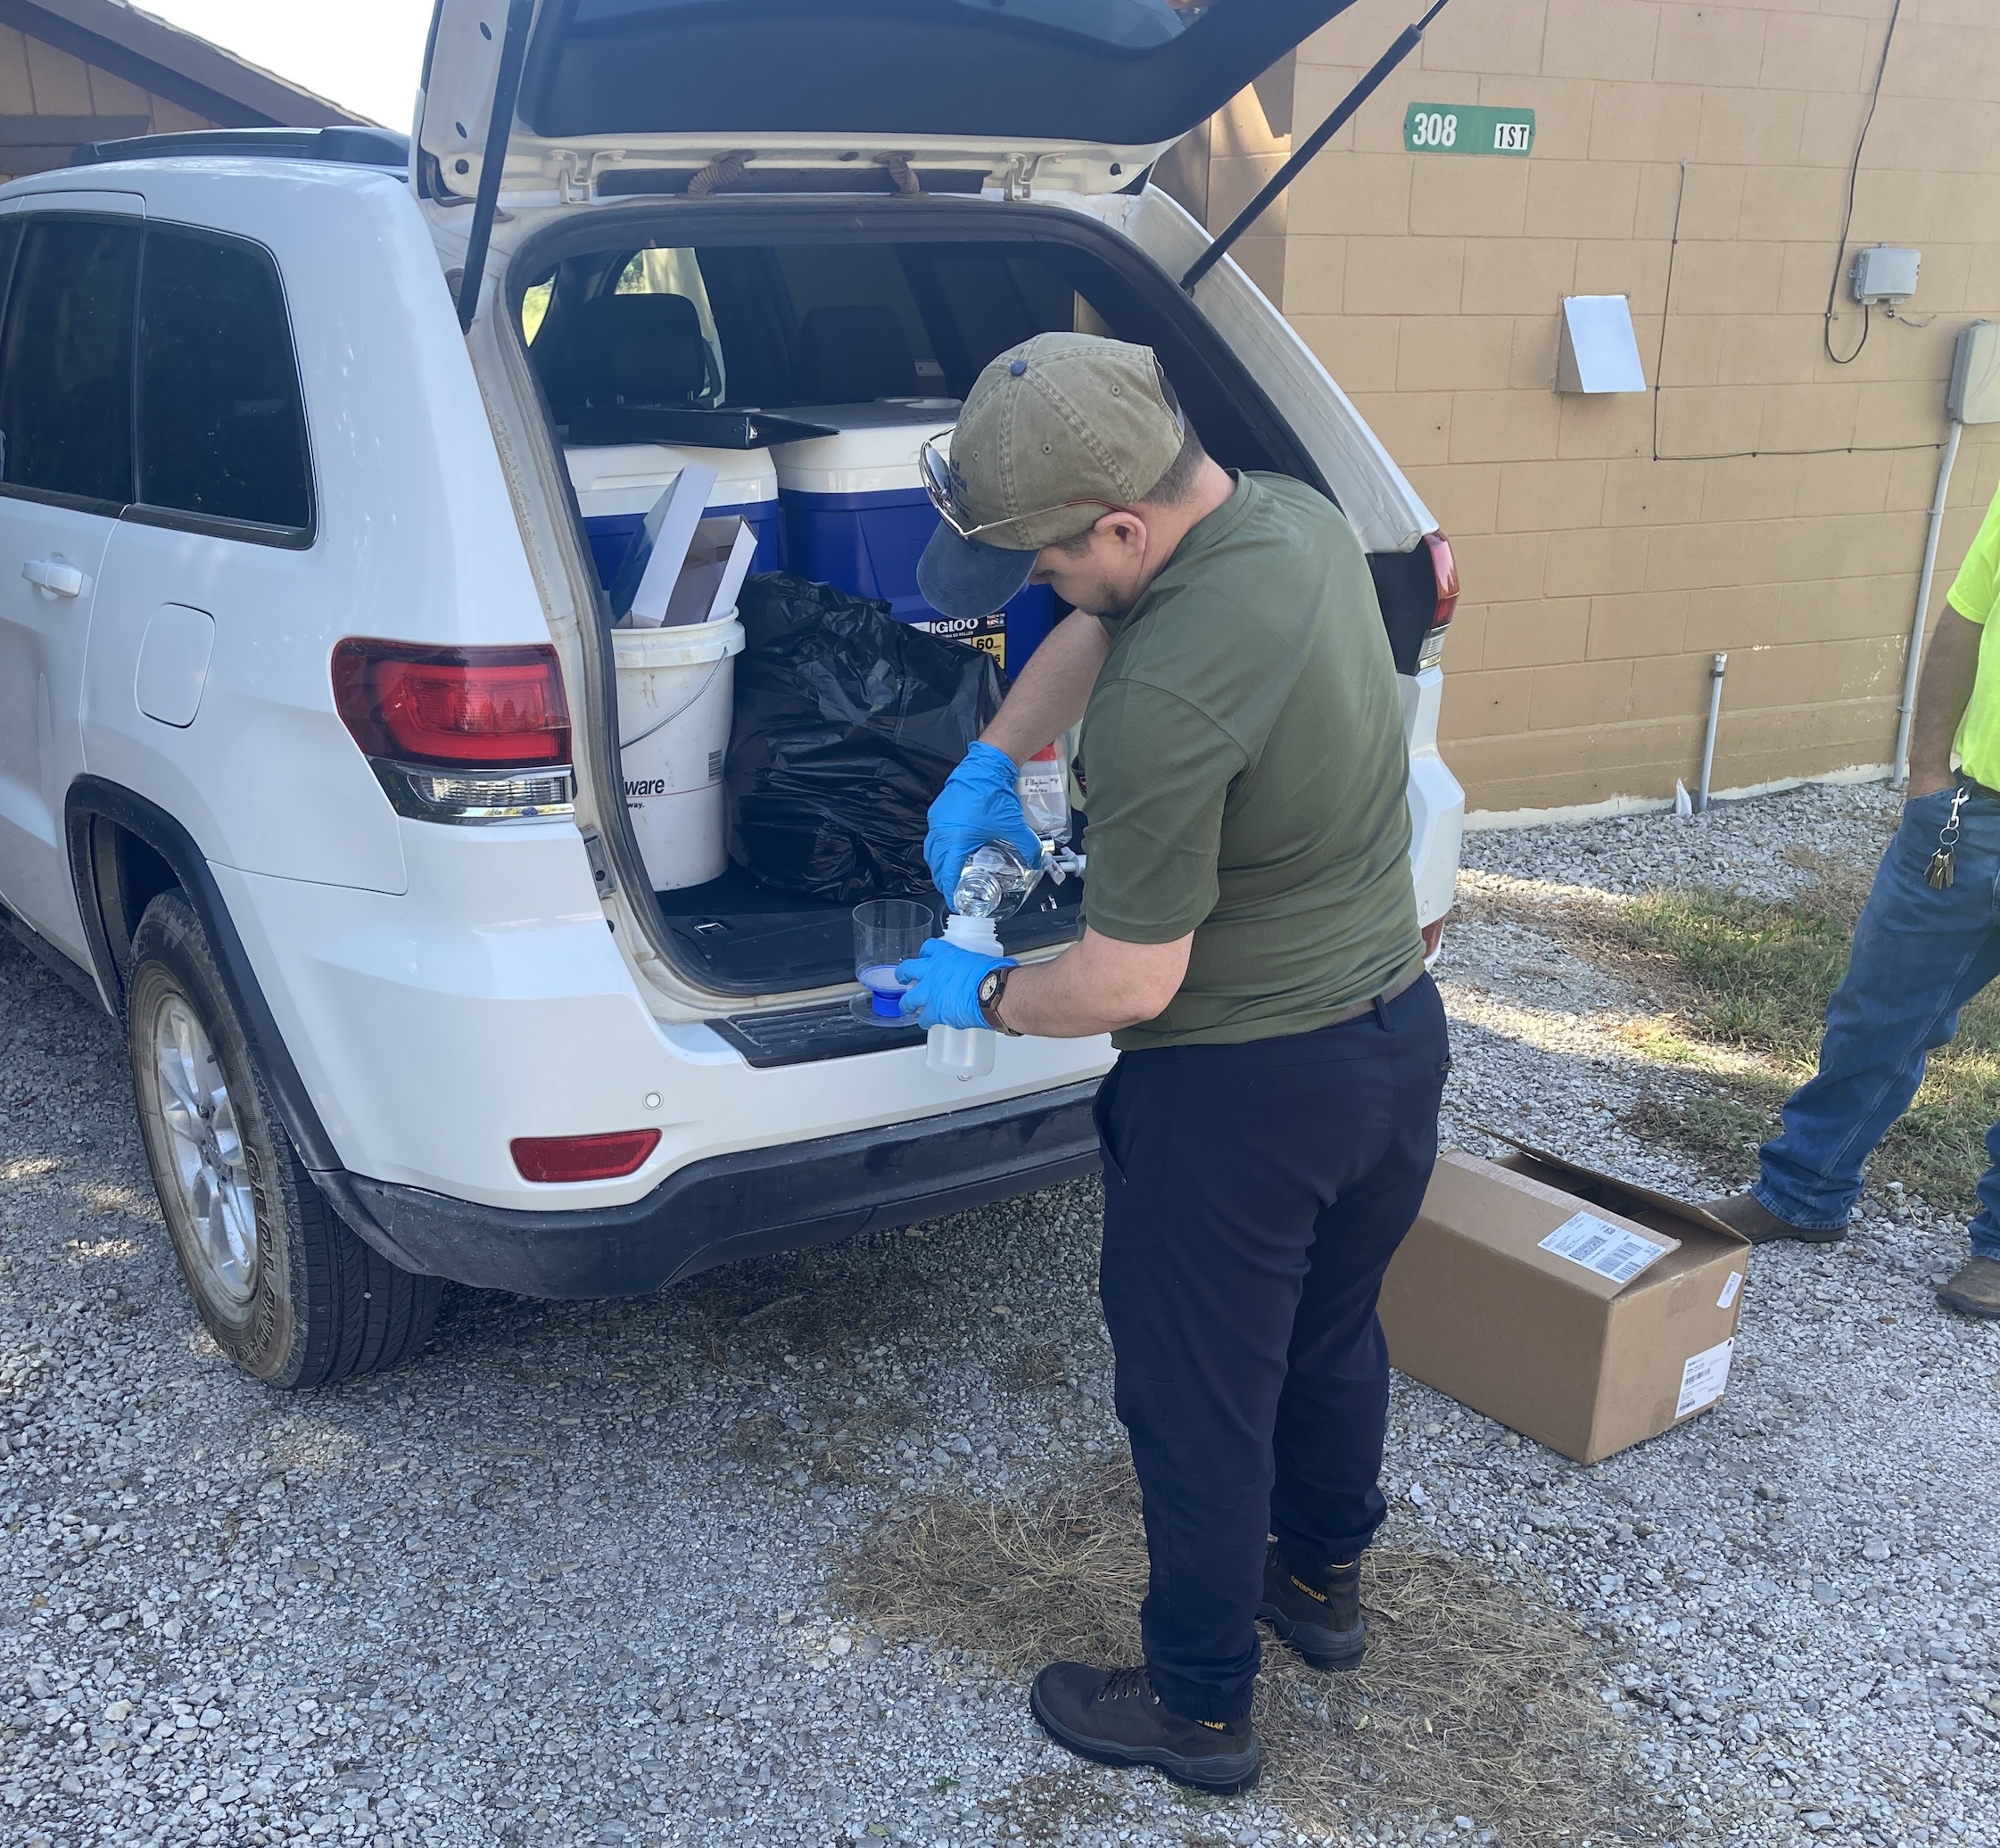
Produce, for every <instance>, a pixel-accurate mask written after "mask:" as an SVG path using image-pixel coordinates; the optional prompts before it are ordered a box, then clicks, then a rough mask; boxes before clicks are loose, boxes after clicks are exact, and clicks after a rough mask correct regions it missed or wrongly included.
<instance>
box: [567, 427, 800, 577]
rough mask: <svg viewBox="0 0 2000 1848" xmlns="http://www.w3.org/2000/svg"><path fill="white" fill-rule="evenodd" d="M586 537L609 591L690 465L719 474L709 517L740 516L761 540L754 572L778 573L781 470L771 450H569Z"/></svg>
mask: <svg viewBox="0 0 2000 1848" xmlns="http://www.w3.org/2000/svg"><path fill="white" fill-rule="evenodd" d="M566 459H567V461H568V463H569V478H570V481H571V483H573V484H574V487H575V489H576V505H577V507H578V508H579V510H580V511H581V512H582V514H583V532H584V534H585V536H586V537H587V538H588V539H589V540H590V542H591V557H592V558H594V559H595V560H596V562H597V569H598V577H599V581H600V582H602V583H603V585H604V587H605V588H606V589H607V590H609V589H610V588H611V582H612V580H613V579H615V578H616V576H617V574H618V566H619V565H621V564H622V563H623V562H624V556H625V551H626V549H627V548H628V547H629V546H630V545H631V543H632V534H633V533H635V532H638V531H639V529H640V527H641V526H643V525H644V524H646V516H647V515H648V514H649V513H650V512H652V510H653V505H654V503H655V502H656V501H657V500H658V499H659V498H660V496H661V495H662V494H663V493H665V491H666V489H667V487H668V485H669V484H670V483H672V482H673V480H674V477H675V476H676V475H678V474H680V473H681V471H682V469H683V468H685V467H688V466H699V467H703V468H713V469H714V470H715V487H714V488H713V489H711V490H710V491H709V495H708V507H707V511H708V512H709V514H710V515H712V516H715V517H717V518H720V517H721V516H723V515H725V514H736V515H739V516H741V518H742V519H743V520H744V521H745V522H746V523H747V524H748V526H749V528H750V531H751V532H754V533H756V541H757V549H756V557H754V558H753V559H752V560H751V561H750V569H751V570H752V571H777V570H779V569H781V567H782V565H783V561H784V551H783V545H784V538H783V533H782V532H781V527H780V524H779V504H778V472H777V469H776V468H775V467H774V466H773V463H772V459H771V451H770V450H707V449H691V448H676V447H671V446H669V445H667V444H665V443H653V442H634V443H617V444H612V445H608V446H606V447H602V448H573V449H570V450H566Z"/></svg>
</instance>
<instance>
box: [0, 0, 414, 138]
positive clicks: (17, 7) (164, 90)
mask: <svg viewBox="0 0 2000 1848" xmlns="http://www.w3.org/2000/svg"><path fill="white" fill-rule="evenodd" d="M0 24H5V25H9V26H12V27H14V28H15V29H17V30H20V31H22V32H26V33H28V34H29V35H30V36H31V37H36V38H39V39H42V40H44V41H45V43H47V44H50V45H55V46H57V47H58V48H59V49H61V50H63V51H66V52H69V53H70V54H72V55H74V56H76V57H79V58H81V59H82V60H83V61H84V62H86V63H88V64H95V65H96V66H97V67H98V68H99V69H100V70H109V71H110V72H112V74H113V75H114V76H118V77H122V78H126V79H127V80H128V82H131V83H136V84H137V85H139V86H140V87H142V88H144V89H146V90H150V91H151V92H153V94H154V95H161V96H165V97H167V98H168V99H169V101H171V102H174V103H179V104H180V105H181V106H182V107H183V108H185V109H190V110H193V111H195V112H196V113H197V114H201V115H204V116H206V117H208V118H209V120H211V121H220V122H223V123H224V124H225V125H226V126H227V127H229V128H280V127H282V128H334V127H337V126H340V125H342V124H346V123H360V124H363V125H366V126H370V127H376V126H379V124H372V123H369V121H368V117H366V116H362V115H357V114H355V113H354V112H353V111H351V110H347V109H343V108H342V107H341V106H340V104H339V103H334V102H331V101H329V100H328V99H327V98H326V97H324V96H319V95H314V94H313V92H311V91H310V90H308V89H305V88H303V87H301V86H300V85H298V84H294V83H291V82H289V81H287V80H286V79H285V78H282V77H277V76H275V75H274V74H273V73H271V72H270V71H269V70H260V68H259V67H258V66H257V65H255V64H252V63H251V62H249V61H248V60H247V59H245V58H240V57H238V56H237V55H236V54H235V53H234V52H230V51H226V50H224V49H223V47H222V46H220V45H213V44H211V43H210V41H209V40H207V39H205V38H202V37H197V36H196V35H195V34H194V33H192V32H186V31H183V30H182V29H180V28H179V27H178V26H174V25H169V23H168V22H167V21H165V20H162V19H157V18H155V17H154V16H153V14H152V13H150V12H142V11H141V10H140V9H139V8H138V7H136V6H130V5H128V4H126V0H0ZM161 78H165V79H166V80H165V81H161Z"/></svg>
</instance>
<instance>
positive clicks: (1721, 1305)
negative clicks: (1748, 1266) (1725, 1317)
mask: <svg viewBox="0 0 2000 1848" xmlns="http://www.w3.org/2000/svg"><path fill="white" fill-rule="evenodd" d="M1742 1287H1743V1273H1742V1272H1741V1271H1731V1273H1730V1274H1729V1282H1728V1283H1724V1284H1723V1293H1722V1294H1721V1295H1720V1296H1718V1297H1717V1298H1716V1299H1715V1307H1716V1308H1718V1309H1726V1308H1728V1307H1729V1306H1730V1304H1731V1303H1732V1302H1734V1301H1735V1300H1736V1292H1737V1291H1739V1290H1740V1289H1741V1288H1742Z"/></svg>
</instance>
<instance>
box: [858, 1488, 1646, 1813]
mask: <svg viewBox="0 0 2000 1848" xmlns="http://www.w3.org/2000/svg"><path fill="white" fill-rule="evenodd" d="M1145 1580H1146V1561H1145V1540H1144V1537H1143V1535H1142V1532H1141V1530H1140V1524H1139V1499H1138V1489H1137V1485H1136V1482H1135V1481H1133V1478H1132V1474H1131V1471H1130V1469H1129V1467H1128V1465H1126V1464H1123V1463H1122V1462H1120V1463H1119V1464H1109V1465H1103V1466H1101V1467H1100V1468H1099V1469H1097V1470H1096V1471H1095V1472H1092V1473H1088V1474H1087V1475H1084V1476H1081V1477H1079V1478H1076V1479H1072V1480H1070V1481H1065V1482H1061V1483H1058V1484H1055V1485H1054V1486H1053V1487H1051V1488H1049V1489H1046V1490H1045V1491H1044V1492H1043V1493H1042V1494H1040V1495H1039V1496H1037V1497H1033V1498H1031V1499H1028V1500H1021V1501H984V1502H982V1501H969V1500H964V1499H962V1498H959V1497H950V1496H945V1497H938V1498H936V1499H934V1500H932V1501H930V1503H928V1504H927V1505H925V1506H921V1507H920V1508H918V1509H916V1510H914V1511H913V1512H912V1513H910V1514H908V1515H907V1516H906V1517H905V1518H903V1519H900V1520H897V1519H894V1518H892V1519H889V1520H888V1521H885V1522H881V1523H880V1525H879V1526H878V1527H877V1528H876V1529H875V1530H873V1531H872V1532H871V1533H870V1534H868V1535H867V1536H866V1537H864V1539H862V1540H861V1541H860V1542H859V1543H858V1544H857V1545H856V1547H855V1549H854V1551H853V1552H852V1554H851V1555H850V1556H849V1557H848V1559H847V1562H846V1563H845V1566H844V1568H843V1570H842V1571H841V1572H839V1574H838V1575H837V1578H836V1582H835V1590H836V1593H837V1594H838V1595H839V1596H840V1597H841V1598H842V1599H844V1600H845V1601H846V1603H847V1605H849V1606H850V1607H851V1608H852V1609H853V1610H854V1611H855V1613H856V1614H857V1615H859V1616H860V1617H862V1618H864V1619H865V1620H866V1621H869V1622H870V1623H872V1624H873V1625H874V1626H875V1627H876V1628H878V1629H880V1630H882V1631H883V1632H885V1633H886V1634H888V1635H890V1636H894V1637H899V1638H930V1639H936V1640H938V1641H939V1642H942V1643H945V1644H946V1645H949V1646H955V1647H959V1648H965V1649H971V1650H974V1651H977V1652H978V1653H979V1654H981V1655H983V1656H985V1657H986V1658H987V1659H988V1661H989V1662H992V1663H993V1664H994V1665H995V1666H996V1668H998V1669H999V1670H1001V1671H1003V1672H1004V1673H1007V1674H1009V1675H1012V1676H1015V1677H1017V1678H1020V1679H1024V1680H1025V1679H1026V1678H1027V1677H1028V1676H1029V1674H1030V1673H1032V1671H1034V1670H1035V1669H1037V1668H1038V1667H1039V1666H1040V1665H1041V1664H1042V1663H1044V1662H1049V1661H1051V1660H1054V1659H1058V1658H1064V1657H1068V1658H1076V1659H1080V1660H1084V1661H1095V1662H1134V1661H1136V1660H1137V1659H1138V1632H1137V1616H1138V1605H1139V1600H1140V1598H1141V1596H1143V1595H1144V1593H1145ZM1363 1601H1364V1604H1365V1605H1366V1608H1367V1610H1368V1621H1369V1624H1370V1629H1371V1638H1370V1644H1369V1652H1368V1663H1367V1665H1366V1666H1365V1667H1364V1668H1363V1669H1362V1670H1361V1671H1359V1672H1358V1673H1354V1674H1348V1675H1324V1674H1318V1673H1315V1672H1314V1671H1311V1670H1310V1669H1308V1668H1306V1667H1305V1666H1304V1664H1303V1663H1302V1662H1300V1661H1299V1660H1298V1658H1297V1657H1296V1656H1294V1655H1293V1654H1292V1652H1291V1651H1290V1650H1288V1649H1285V1648H1283V1647H1281V1646H1276V1645H1269V1646H1267V1649H1266V1652H1265V1668H1264V1673H1263V1676H1262V1678H1261V1679H1260V1683H1259V1687H1258V1704H1257V1726H1258V1732H1259V1734H1260V1737H1261V1738H1262V1739H1263V1742H1264V1747H1265V1754H1266V1768H1267V1769H1266V1783H1265V1786H1263V1791H1264V1794H1267V1795H1269V1797H1271V1798H1272V1799H1273V1800H1275V1801H1276V1802H1277V1803H1280V1804H1281V1805H1283V1806H1284V1807H1285V1808H1286V1809H1287V1810H1289V1811H1292V1812H1293V1815H1294V1817H1295V1818H1296V1819H1297V1820H1298V1821H1299V1822H1300V1823H1301V1824H1302V1826H1305V1827H1312V1828H1315V1829H1320V1830H1327V1831H1332V1832H1335V1833H1336V1834H1344V1833H1345V1832H1346V1830H1348V1829H1349V1828H1351V1827H1353V1826H1354V1825H1355V1824H1357V1823H1359V1822H1360V1821H1362V1820H1364V1819H1368V1818H1371V1817H1373V1818H1386V1817H1392V1816H1401V1815H1412V1816H1419V1817H1427V1816H1429V1815H1431V1814H1433V1813H1434V1812H1442V1815H1443V1816H1444V1817H1445V1818H1446V1819H1450V1817H1452V1816H1454V1815H1467V1816H1471V1817H1473V1818H1475V1819H1476V1820H1477V1821H1478V1822H1480V1823H1481V1824H1482V1825H1483V1826H1487V1827H1493V1828H1495V1829H1497V1830H1499V1831H1500V1834H1501V1836H1502V1837H1503V1839H1505V1840H1507V1841H1509V1842H1515V1843H1555V1842H1558V1841H1563V1840H1568V1841H1570V1842H1573V1843H1574V1842H1577V1841H1580V1840H1581V1839H1582V1838H1583V1836H1594V1837H1595V1838H1598V1839H1603V1838H1604V1837H1605V1836H1607V1835H1608V1836H1613V1837H1616V1836H1624V1837H1625V1838H1626V1839H1648V1840H1650V1839H1652V1838H1653V1832H1651V1831H1649V1830H1648V1829H1647V1828H1646V1827H1644V1826H1643V1819H1645V1817H1646V1816H1647V1815H1648V1813H1649V1812H1648V1806H1647V1804H1646V1803H1645V1800H1644V1799H1643V1798H1642V1797H1640V1795H1639V1794H1638V1791H1637V1787H1636V1786H1635V1785H1634V1784H1633V1783H1632V1779H1631V1778H1630V1776H1629V1774H1628V1771H1627V1769H1626V1761H1625V1757H1624V1748H1623V1743H1622V1740H1621V1738H1620V1737H1619V1736H1618V1735H1617V1734H1616V1731H1615V1729H1614V1728H1613V1725H1612V1723H1611V1721H1610V1720H1609V1719H1608V1717H1607V1714H1606V1712H1605V1709H1604V1707H1603V1705H1602V1704H1601V1703H1600V1702H1599V1700H1598V1699H1597V1698H1596V1696H1595V1695H1594V1694H1593V1693H1592V1692H1591V1688H1590V1687H1589V1685H1588V1678H1589V1676H1590V1674H1591V1670H1592V1667H1593V1666H1594V1661H1595V1648H1594V1646H1593V1645H1592V1644H1591V1641H1590V1639H1589V1638H1586V1637H1585V1636H1584V1635H1583V1632H1582V1631H1581V1630H1579V1629H1577V1628H1576V1626H1575V1625H1574V1623H1572V1622H1571V1621H1569V1620H1568V1619H1567V1618H1566V1617H1563V1616H1561V1615H1559V1614H1558V1613H1555V1612H1553V1611H1552V1610H1550V1609H1549V1608H1548V1607H1547V1606H1546V1605H1542V1604H1541V1603H1539V1602H1538V1601H1537V1600H1536V1599H1535V1598H1534V1597H1533V1596H1532V1595H1531V1594H1530V1593H1528V1592H1525V1591H1523V1590H1521V1589H1519V1588H1516V1587H1513V1586H1509V1585H1506V1584H1501V1583H1499V1582H1497V1581H1495V1580H1493V1579H1492V1577H1491V1576H1490V1575H1488V1574H1487V1573H1486V1572H1483V1571H1482V1570H1481V1569H1480V1568H1479V1567H1478V1566H1477V1565H1476V1564H1475V1563H1473V1562H1470V1561H1467V1560H1464V1559H1461V1558H1458V1557H1456V1556H1453V1555H1447V1554H1439V1553H1430V1552H1422V1551H1418V1550H1416V1549H1413V1548H1408V1547H1377V1548H1375V1549H1374V1550H1372V1551H1371V1552H1370V1553H1369V1554H1368V1576H1367V1578H1366V1580H1365V1581H1364V1593H1363Z"/></svg>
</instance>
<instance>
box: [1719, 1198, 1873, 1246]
mask: <svg viewBox="0 0 2000 1848" xmlns="http://www.w3.org/2000/svg"><path fill="white" fill-rule="evenodd" d="M1703 1211H1705V1212H1706V1213H1707V1214H1708V1216H1709V1217H1711V1218H1714V1219H1720V1220H1721V1221H1722V1222H1723V1225H1726V1226H1728V1227H1729V1229H1730V1230H1731V1232H1740V1233H1742V1234H1743V1236H1744V1237H1745V1238H1747V1239H1748V1240H1749V1242H1751V1243H1752V1244H1753V1245H1768V1244H1773V1243H1774V1242H1776V1241H1778V1240H1779V1239H1797V1240H1798V1242H1800V1243H1801V1244H1805V1245H1837V1244H1839V1242H1840V1241H1841V1240H1842V1239H1844V1238H1846V1237H1847V1227H1846V1226H1845V1225H1793V1224H1792V1223H1791V1221H1790V1220H1789V1219H1781V1218H1780V1217H1778V1216H1777V1214H1775V1213H1773V1211H1772V1210H1771V1209H1770V1208H1768V1207H1767V1206H1765V1205H1764V1202H1763V1201H1762V1200H1759V1199H1758V1198H1757V1197H1756V1194H1754V1193H1732V1194H1731V1195H1730V1196H1729V1197H1728V1198H1727V1199H1726V1200H1709V1201H1708V1202H1707V1204H1706V1206H1705V1207H1704V1208H1703Z"/></svg>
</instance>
